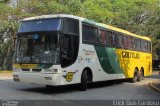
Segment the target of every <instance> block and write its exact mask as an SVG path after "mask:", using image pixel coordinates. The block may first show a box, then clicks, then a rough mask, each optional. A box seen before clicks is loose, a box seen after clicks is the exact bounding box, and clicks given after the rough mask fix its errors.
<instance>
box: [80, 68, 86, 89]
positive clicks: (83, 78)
mask: <svg viewBox="0 0 160 106" xmlns="http://www.w3.org/2000/svg"><path fill="white" fill-rule="evenodd" d="M80 90H81V91H86V90H87V70H84V71H83V72H82V75H81V83H80Z"/></svg>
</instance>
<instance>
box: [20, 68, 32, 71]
mask: <svg viewBox="0 0 160 106" xmlns="http://www.w3.org/2000/svg"><path fill="white" fill-rule="evenodd" d="M21 69H22V71H30V70H29V69H28V68H21Z"/></svg>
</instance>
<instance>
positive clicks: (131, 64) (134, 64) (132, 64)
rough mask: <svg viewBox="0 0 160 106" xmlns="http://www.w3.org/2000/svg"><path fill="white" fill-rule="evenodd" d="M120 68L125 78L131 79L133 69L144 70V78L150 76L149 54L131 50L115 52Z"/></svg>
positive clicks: (150, 62)
mask: <svg viewBox="0 0 160 106" xmlns="http://www.w3.org/2000/svg"><path fill="white" fill-rule="evenodd" d="M116 52H117V55H118V58H119V61H120V67H121V68H122V70H123V71H124V75H125V77H126V78H133V75H134V70H135V68H138V70H139V71H140V70H141V69H144V76H147V75H151V72H152V71H151V67H152V66H151V65H152V55H151V54H150V53H144V52H137V51H131V50H122V49H117V50H116Z"/></svg>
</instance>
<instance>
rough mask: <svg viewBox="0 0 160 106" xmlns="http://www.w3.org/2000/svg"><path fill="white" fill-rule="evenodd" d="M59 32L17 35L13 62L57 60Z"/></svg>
mask: <svg viewBox="0 0 160 106" xmlns="http://www.w3.org/2000/svg"><path fill="white" fill-rule="evenodd" d="M58 45H59V34H58V33H53V32H52V33H51V32H45V33H44V32H43V33H32V34H28V33H26V34H25V33H23V34H19V35H18V40H17V50H16V53H15V60H14V61H15V63H52V64H57V63H58V62H59V46H58Z"/></svg>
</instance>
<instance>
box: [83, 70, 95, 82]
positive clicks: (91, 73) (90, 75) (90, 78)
mask: <svg viewBox="0 0 160 106" xmlns="http://www.w3.org/2000/svg"><path fill="white" fill-rule="evenodd" d="M84 70H87V77H88V81H91V82H92V81H93V72H92V70H91V68H89V67H85V68H84V69H83V71H84ZM83 71H82V72H83ZM81 75H82V74H81Z"/></svg>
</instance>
